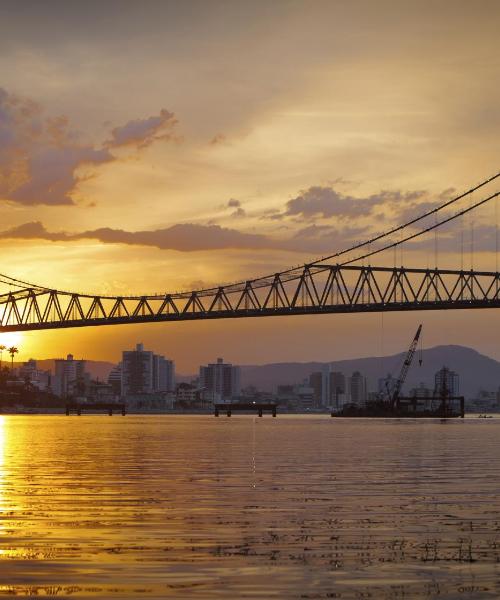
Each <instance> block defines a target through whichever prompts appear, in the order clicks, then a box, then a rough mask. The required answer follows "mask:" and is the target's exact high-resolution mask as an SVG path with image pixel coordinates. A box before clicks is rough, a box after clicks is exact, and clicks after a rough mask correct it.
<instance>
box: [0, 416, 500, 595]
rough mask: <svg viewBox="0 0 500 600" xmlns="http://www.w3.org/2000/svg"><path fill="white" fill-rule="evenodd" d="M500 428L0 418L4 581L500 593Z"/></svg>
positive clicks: (154, 588)
mask: <svg viewBox="0 0 500 600" xmlns="http://www.w3.org/2000/svg"><path fill="white" fill-rule="evenodd" d="M499 433H500V420H498V421H497V420H494V419H493V420H491V421H486V422H485V421H482V420H479V421H472V420H471V421H468V420H465V422H463V421H458V420H457V421H453V422H450V423H447V424H446V425H444V426H443V424H441V423H439V422H438V421H436V422H433V421H428V422H424V421H415V422H411V421H406V422H404V421H400V422H396V421H392V422H391V421H387V422H384V421H380V420H379V421H373V420H372V421H364V420H334V419H329V418H326V417H325V418H312V417H283V416H280V417H278V419H266V418H264V419H255V418H253V417H235V418H231V419H213V418H210V417H134V416H127V417H126V418H121V417H120V418H115V417H113V418H109V417H103V416H97V417H91V416H82V417H69V418H67V417H63V416H60V417H59V416H13V417H10V416H8V417H2V418H1V422H0V442H1V443H0V448H1V450H0V530H1V531H2V535H1V536H0V551H1V554H0V583H1V586H0V595H49V596H57V595H72V596H73V597H80V596H82V597H83V596H94V597H112V598H121V597H123V598H137V597H151V598H166V597H171V598H207V599H208V598H210V599H212V598H213V599H215V598H231V599H232V598H236V597H243V596H244V597H246V598H394V599H396V598H406V597H412V598H434V597H436V596H438V595H439V596H440V597H441V596H442V597H445V598H446V597H450V598H456V597H464V598H487V597H492V598H497V597H499V596H500V589H499V588H500V586H499V581H500V577H499V575H500V568H499V565H500V539H499V536H500V517H499V515H500V493H499V492H500V489H499V488H500V480H499V477H498V472H499V468H500V437H499Z"/></svg>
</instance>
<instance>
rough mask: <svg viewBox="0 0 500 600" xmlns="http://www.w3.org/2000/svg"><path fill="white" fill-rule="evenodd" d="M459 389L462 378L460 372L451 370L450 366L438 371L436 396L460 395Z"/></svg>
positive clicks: (435, 377)
mask: <svg viewBox="0 0 500 600" xmlns="http://www.w3.org/2000/svg"><path fill="white" fill-rule="evenodd" d="M459 391H460V378H459V376H458V373H455V371H451V370H450V369H448V367H443V368H442V369H440V370H439V371H438V372H437V373H436V375H435V376H434V394H435V395H436V396H438V397H440V396H442V395H446V396H447V397H449V396H458V395H459Z"/></svg>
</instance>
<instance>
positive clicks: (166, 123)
mask: <svg viewBox="0 0 500 600" xmlns="http://www.w3.org/2000/svg"><path fill="white" fill-rule="evenodd" d="M177 123H178V121H177V119H176V118H175V115H174V114H173V113H171V112H170V111H168V110H166V109H165V108H163V109H162V110H161V111H160V114H159V115H158V116H154V117H148V118H147V119H134V120H132V121H129V122H128V123H126V124H125V125H122V126H121V127H115V129H113V131H112V132H111V139H109V140H108V141H107V142H106V146H107V147H109V148H116V147H119V146H134V147H136V148H145V147H147V146H150V145H151V144H152V143H153V142H155V141H158V140H172V139H175V135H174V133H173V130H174V128H175V125H177Z"/></svg>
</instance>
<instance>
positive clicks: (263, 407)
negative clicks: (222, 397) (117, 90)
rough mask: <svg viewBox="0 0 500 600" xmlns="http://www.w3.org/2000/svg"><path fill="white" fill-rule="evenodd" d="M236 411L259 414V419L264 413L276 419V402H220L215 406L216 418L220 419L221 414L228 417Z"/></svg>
mask: <svg viewBox="0 0 500 600" xmlns="http://www.w3.org/2000/svg"><path fill="white" fill-rule="evenodd" d="M234 411H241V412H243V411H246V412H257V413H258V415H259V417H262V415H263V414H264V412H269V413H271V414H272V415H273V417H276V403H275V402H219V403H217V404H214V416H216V417H218V416H219V413H221V412H223V413H224V412H225V413H226V415H227V416H228V417H230V416H231V415H232V413H233V412H234Z"/></svg>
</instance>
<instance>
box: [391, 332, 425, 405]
mask: <svg viewBox="0 0 500 600" xmlns="http://www.w3.org/2000/svg"><path fill="white" fill-rule="evenodd" d="M421 331H422V323H421V324H420V325H419V326H418V329H417V333H416V334H415V337H414V338H413V341H412V343H411V344H410V347H409V348H408V352H407V354H406V357H405V359H404V362H403V366H402V367H401V372H400V373H399V377H398V378H397V380H396V384H395V385H394V389H393V391H392V394H391V395H390V403H391V408H394V407H395V406H396V405H397V404H398V401H399V394H400V392H401V388H402V387H403V384H404V382H405V379H406V376H407V375H408V371H409V369H410V366H411V363H412V361H413V356H414V355H415V351H416V349H417V344H418V340H419V338H420V333H421ZM420 364H422V360H421V359H420Z"/></svg>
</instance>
